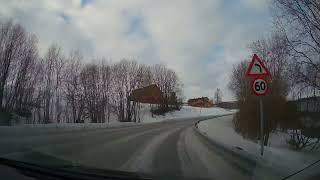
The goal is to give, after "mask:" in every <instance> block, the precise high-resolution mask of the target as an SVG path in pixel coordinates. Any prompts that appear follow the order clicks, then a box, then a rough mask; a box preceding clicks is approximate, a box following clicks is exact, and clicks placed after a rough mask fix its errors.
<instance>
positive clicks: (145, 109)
mask: <svg viewBox="0 0 320 180" xmlns="http://www.w3.org/2000/svg"><path fill="white" fill-rule="evenodd" d="M232 112H234V111H230V110H225V109H222V108H216V107H214V108H198V107H190V106H183V107H182V109H181V110H180V111H173V112H169V113H166V114H165V115H154V116H153V117H152V115H151V112H150V107H149V105H147V104H143V105H142V108H141V112H140V123H135V122H119V121H118V119H117V118H116V116H115V115H112V118H111V119H110V121H109V122H106V123H52V124H21V125H16V126H0V129H1V130H2V131H6V129H7V130H10V131H12V128H15V129H17V130H19V129H22V128H37V129H45V130H46V131H47V130H48V129H61V130H64V129H65V130H68V131H71V130H79V129H99V128H112V127H127V126H137V125H140V124H144V123H155V122H161V121H166V120H168V121H169V120H174V119H180V118H189V117H199V116H211V115H223V114H230V113H232Z"/></svg>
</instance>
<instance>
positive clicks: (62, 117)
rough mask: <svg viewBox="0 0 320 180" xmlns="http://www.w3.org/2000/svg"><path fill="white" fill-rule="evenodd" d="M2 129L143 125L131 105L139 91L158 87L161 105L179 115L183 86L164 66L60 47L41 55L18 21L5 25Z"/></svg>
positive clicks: (0, 26) (1, 25) (1, 35)
mask: <svg viewBox="0 0 320 180" xmlns="http://www.w3.org/2000/svg"><path fill="white" fill-rule="evenodd" d="M0 47H1V48H0V116H1V118H0V124H1V125H13V124H15V123H16V122H17V121H22V120H23V123H29V124H36V123H62V122H63V123H83V122H92V123H104V122H109V120H110V118H114V119H117V120H119V121H121V122H139V121H140V109H141V104H140V103H139V102H133V101H130V99H129V96H130V95H131V93H132V91H133V90H134V89H137V88H141V87H145V86H148V85H150V84H156V85H157V86H158V87H159V88H160V90H161V91H162V92H163V93H162V97H161V98H162V103H161V104H160V105H159V106H158V107H156V108H155V109H154V111H159V113H165V112H168V111H170V110H171V109H170V108H169V107H171V106H169V104H170V105H172V103H175V105H176V106H175V107H177V108H176V109H179V106H178V104H177V103H178V102H181V96H182V94H181V92H182V90H181V88H182V86H181V83H180V81H179V78H178V76H177V74H176V73H175V72H174V71H173V70H171V69H169V68H167V67H166V66H165V65H152V66H150V65H145V64H142V63H139V62H137V61H136V60H131V59H130V60H128V59H122V60H121V61H117V62H113V61H108V60H106V59H105V58H96V59H92V61H91V63H87V62H88V59H86V58H85V57H83V56H82V54H81V52H79V51H72V52H63V48H62V47H60V46H59V45H57V44H53V45H51V46H50V47H49V48H48V49H47V50H46V52H45V53H44V55H40V53H39V48H38V40H37V37H36V35H35V34H31V33H29V32H27V31H26V30H25V29H24V27H22V26H21V25H19V24H16V23H15V22H13V21H5V22H0Z"/></svg>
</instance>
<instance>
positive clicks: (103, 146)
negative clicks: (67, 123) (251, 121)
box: [0, 118, 251, 179]
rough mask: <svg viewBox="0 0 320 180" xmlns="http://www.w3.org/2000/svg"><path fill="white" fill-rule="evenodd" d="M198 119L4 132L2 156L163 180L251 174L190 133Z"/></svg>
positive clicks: (215, 177) (193, 132) (1, 145)
mask: <svg viewBox="0 0 320 180" xmlns="http://www.w3.org/2000/svg"><path fill="white" fill-rule="evenodd" d="M200 119H201V118H185V119H183V120H182V119H180V120H176V121H164V122H160V123H150V124H145V125H140V126H132V127H121V128H107V129H96V130H86V131H71V132H70V131H69V132H63V131H59V132H58V133H52V132H51V133H40V134H39V133H35V134H32V133H31V134H30V133H28V134H26V135H23V133H20V134H15V135H12V136H11V137H10V135H7V137H6V138H1V139H0V147H1V148H0V156H3V157H9V158H13V159H18V160H22V161H27V162H33V163H38V164H46V165H55V166H57V165H58V166H60V165H63V164H67V163H68V162H70V161H71V162H73V163H76V164H77V163H78V164H82V165H85V166H90V167H97V168H102V169H117V170H124V171H133V172H144V173H146V174H151V175H152V176H157V177H163V178H165V179H168V177H173V178H175V179H176V178H178V177H182V176H184V177H193V178H196V179H199V178H200V177H201V178H205V179H248V178H250V176H251V172H250V170H248V169H243V168H241V167H240V166H238V165H235V164H234V163H232V162H230V161H229V160H228V159H230V157H229V158H227V157H226V156H228V155H227V154H223V153H220V152H216V151H215V150H214V147H211V145H210V143H209V142H207V140H206V139H205V138H203V137H202V136H201V135H199V134H198V133H196V132H195V131H194V129H193V125H194V124H195V123H196V122H197V121H198V120H200ZM232 158H233V160H234V158H237V157H232ZM239 161H241V159H239ZM244 163H245V162H244Z"/></svg>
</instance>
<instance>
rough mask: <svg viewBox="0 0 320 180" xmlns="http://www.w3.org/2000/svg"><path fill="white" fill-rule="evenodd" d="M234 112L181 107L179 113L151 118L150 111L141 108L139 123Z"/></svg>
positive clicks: (219, 109) (231, 111) (173, 112)
mask: <svg viewBox="0 0 320 180" xmlns="http://www.w3.org/2000/svg"><path fill="white" fill-rule="evenodd" d="M234 112H235V110H227V109H223V108H219V107H212V108H199V107H191V106H183V107H182V108H181V110H180V111H172V112H169V113H166V114H165V115H157V116H156V115H154V116H153V117H152V115H151V112H150V109H148V108H143V109H142V110H141V122H142V123H151V122H160V121H164V120H172V119H179V118H192V117H200V116H214V115H224V114H230V113H234Z"/></svg>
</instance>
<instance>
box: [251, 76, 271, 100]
mask: <svg viewBox="0 0 320 180" xmlns="http://www.w3.org/2000/svg"><path fill="white" fill-rule="evenodd" d="M252 90H253V92H254V93H255V94H256V95H257V96H264V95H265V94H266V93H267V91H268V83H267V81H266V80H264V79H261V78H257V79H255V80H254V81H253V83H252Z"/></svg>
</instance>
